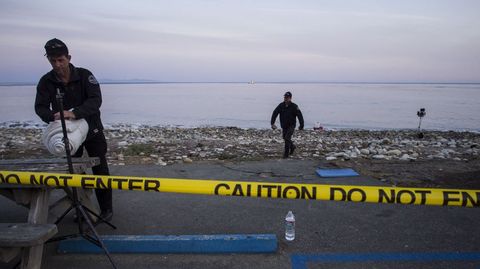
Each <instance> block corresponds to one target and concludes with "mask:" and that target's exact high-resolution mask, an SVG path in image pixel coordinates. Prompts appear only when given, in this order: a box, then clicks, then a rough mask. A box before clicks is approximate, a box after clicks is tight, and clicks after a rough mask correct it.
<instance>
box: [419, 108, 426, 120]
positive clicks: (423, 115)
mask: <svg viewBox="0 0 480 269" xmlns="http://www.w3.org/2000/svg"><path fill="white" fill-rule="evenodd" d="M425 115H427V112H425V108H420V110H419V111H417V116H419V117H420V118H423V117H425Z"/></svg>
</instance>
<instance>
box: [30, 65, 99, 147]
mask: <svg viewBox="0 0 480 269" xmlns="http://www.w3.org/2000/svg"><path fill="white" fill-rule="evenodd" d="M70 72H71V75H70V81H69V82H68V83H67V84H65V83H63V82H62V81H60V80H59V79H58V78H57V76H56V75H55V72H54V71H53V70H52V71H50V72H48V73H47V74H45V75H44V76H43V77H42V78H41V79H40V81H39V82H38V85H37V95H36V98H35V112H36V113H37V115H38V116H39V117H40V118H41V119H42V120H43V121H44V122H46V123H49V122H51V121H53V120H54V116H53V114H55V113H57V112H58V111H59V109H58V103H57V99H56V94H57V89H60V92H61V93H64V96H63V107H64V110H71V109H73V110H72V112H73V113H74V114H75V118H77V119H85V120H86V121H87V122H88V126H89V131H88V136H87V139H88V137H91V136H92V135H93V134H96V133H98V132H99V131H102V130H103V125H102V121H101V120H100V105H101V104H102V94H101V92H100V85H99V84H98V82H97V80H96V79H95V77H94V76H93V74H92V73H91V72H90V71H88V70H87V69H84V68H78V67H75V66H73V65H72V64H70Z"/></svg>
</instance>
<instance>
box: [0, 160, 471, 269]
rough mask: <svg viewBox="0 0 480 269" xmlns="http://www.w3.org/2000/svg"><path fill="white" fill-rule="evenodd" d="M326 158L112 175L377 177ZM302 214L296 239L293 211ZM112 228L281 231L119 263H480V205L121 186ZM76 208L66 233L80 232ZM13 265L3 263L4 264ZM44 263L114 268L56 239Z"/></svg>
mask: <svg viewBox="0 0 480 269" xmlns="http://www.w3.org/2000/svg"><path fill="white" fill-rule="evenodd" d="M320 166H325V164H323V163H320V162H318V161H302V160H267V161H258V162H241V163H228V162H225V163H221V162H219V163H193V164H176V165H171V166H163V167H162V166H141V165H138V166H111V167H110V168H111V174H112V175H122V176H145V177H169V178H193V179H220V180H242V181H269V182H292V183H293V182H295V183H300V182H302V183H315V184H336V185H337V184H338V185H341V184H347V185H375V186H380V185H384V184H385V183H383V182H380V181H378V180H375V179H372V178H368V177H364V176H362V175H360V176H359V177H351V178H326V179H325V178H320V177H318V176H317V175H316V174H315V169H316V168H318V167H320ZM0 204H1V207H0V208H1V214H0V222H17V221H18V222H22V221H24V220H25V218H26V210H25V209H24V208H22V207H20V206H17V205H16V204H15V203H13V202H11V201H9V200H7V199H6V198H4V197H0ZM289 210H293V212H294V214H295V217H296V239H295V240H294V241H293V242H287V241H286V240H285V239H284V218H285V215H286V214H287V212H288V211H289ZM114 212H115V214H114V218H113V221H112V222H113V223H114V224H115V225H116V226H117V227H118V229H117V230H112V229H111V228H110V227H108V226H106V225H100V226H98V227H97V230H98V232H99V233H100V234H102V235H107V234H122V235H155V234H160V235H199V234H200V235H201V234H209V235H211V234H265V233H270V234H276V235H277V237H278V243H279V244H278V251H277V252H276V253H272V254H215V255H211V254H168V255H165V254H113V255H112V257H113V259H114V261H115V263H116V264H117V267H118V268H295V269H300V268H475V269H478V268H480V240H479V239H480V226H479V223H480V214H479V209H478V208H473V209H472V208H460V207H438V206H414V205H391V204H372V203H351V202H334V201H309V200H286V199H264V198H248V197H222V196H207V195H187V194H174V193H153V192H139V191H114ZM76 227H77V226H76V224H75V223H74V222H73V220H72V217H71V216H67V218H66V219H65V220H64V221H63V222H62V223H61V224H60V225H59V230H60V233H61V234H67V233H71V232H74V231H76ZM2 267H5V268H9V267H7V265H5V264H3V265H2V264H0V268H2ZM42 268H52V269H56V268H112V267H111V265H110V263H109V261H108V259H107V258H106V256H105V255H86V254H58V253H56V244H55V243H52V244H49V245H47V248H46V253H45V257H44V260H43V267H42Z"/></svg>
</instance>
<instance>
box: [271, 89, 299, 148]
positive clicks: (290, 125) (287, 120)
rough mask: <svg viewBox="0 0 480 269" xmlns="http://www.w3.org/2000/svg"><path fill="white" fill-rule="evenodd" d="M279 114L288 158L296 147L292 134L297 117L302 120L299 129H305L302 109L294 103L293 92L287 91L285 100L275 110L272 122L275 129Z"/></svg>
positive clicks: (284, 96)
mask: <svg viewBox="0 0 480 269" xmlns="http://www.w3.org/2000/svg"><path fill="white" fill-rule="evenodd" d="M278 114H280V126H281V127H282V136H283V139H284V140H285V151H284V153H283V158H288V155H291V154H293V152H294V151H295V148H296V147H295V145H294V144H293V142H292V135H293V131H295V125H296V124H297V117H298V121H299V122H300V126H298V129H299V130H303V115H302V111H300V108H298V106H297V105H296V104H295V103H292V93H291V92H286V93H285V94H284V95H283V102H282V103H280V104H279V105H278V106H277V108H275V110H274V111H273V114H272V119H271V120H270V124H271V125H272V129H274V130H275V129H277V126H276V125H275V120H276V119H277V116H278Z"/></svg>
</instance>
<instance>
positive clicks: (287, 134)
mask: <svg viewBox="0 0 480 269" xmlns="http://www.w3.org/2000/svg"><path fill="white" fill-rule="evenodd" d="M293 131H295V126H290V127H288V128H284V129H282V137H283V140H285V151H284V153H283V157H284V158H287V157H288V154H289V153H290V150H291V149H293V147H294V145H293V141H292V136H293Z"/></svg>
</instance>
